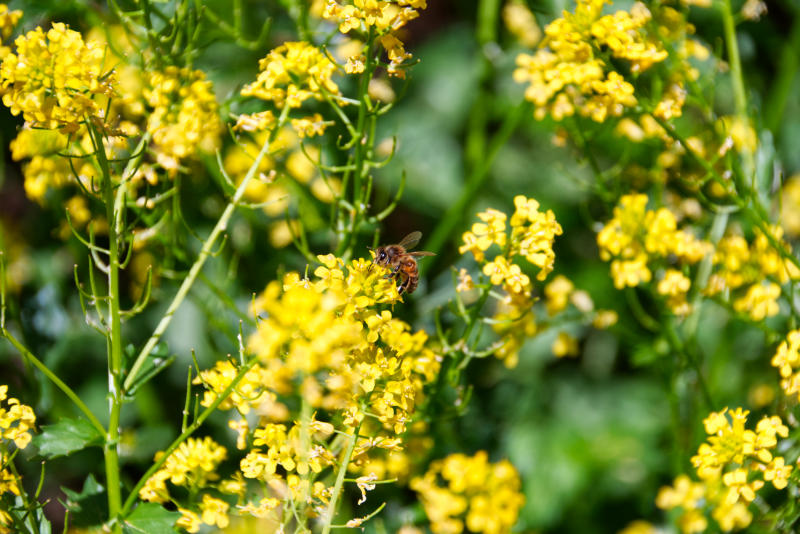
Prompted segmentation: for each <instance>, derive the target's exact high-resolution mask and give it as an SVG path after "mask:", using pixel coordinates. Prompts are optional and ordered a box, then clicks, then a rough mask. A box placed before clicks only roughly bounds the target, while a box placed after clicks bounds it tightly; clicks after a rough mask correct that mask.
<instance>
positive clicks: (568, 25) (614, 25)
mask: <svg viewBox="0 0 800 534" xmlns="http://www.w3.org/2000/svg"><path fill="white" fill-rule="evenodd" d="M605 3H606V0H578V3H577V6H576V8H575V12H574V13H569V12H564V14H563V17H562V18H559V19H556V20H555V21H553V22H551V23H550V24H549V25H548V26H547V27H546V28H545V30H544V33H545V38H544V40H543V41H542V42H541V44H540V45H539V46H540V49H539V50H538V51H537V52H536V53H535V54H534V55H528V54H520V55H519V56H518V57H517V66H518V68H517V70H516V71H514V79H515V80H516V81H517V82H519V83H527V84H529V85H528V87H527V89H526V91H525V98H526V99H528V100H530V101H531V102H533V103H534V105H535V106H536V111H535V116H536V118H537V119H542V118H544V117H545V115H547V114H550V115H551V116H552V117H553V119H555V120H557V121H559V120H562V119H563V118H564V117H570V116H572V115H574V114H575V112H576V111H577V112H578V113H580V114H581V115H583V116H585V117H591V118H592V120H595V121H597V122H603V121H604V120H605V119H606V118H607V117H609V116H614V117H618V116H620V115H622V113H623V111H624V110H625V109H626V108H630V107H632V106H635V105H636V103H637V99H636V97H635V96H634V87H633V85H631V84H630V83H629V82H627V81H626V80H625V78H624V77H623V76H622V75H621V74H620V73H618V72H617V71H615V70H614V69H613V67H612V66H611V65H610V64H609V63H608V62H607V61H606V60H604V59H603V58H604V56H606V55H609V54H610V56H611V57H613V58H616V59H620V60H625V61H626V62H627V63H628V64H629V65H630V70H631V71H632V72H634V73H639V72H642V71H645V70H647V69H648V68H650V67H651V66H652V65H653V64H654V63H658V62H661V61H663V60H664V59H666V57H667V52H666V51H664V50H663V49H661V48H660V47H659V46H658V45H657V44H656V41H655V40H653V39H651V38H650V37H649V36H648V35H647V33H646V31H645V28H646V25H647V24H648V22H649V21H650V19H651V18H652V15H651V13H650V11H649V10H648V9H647V7H645V5H644V4H642V3H641V2H636V3H634V5H633V7H631V10H630V11H617V12H616V13H614V14H613V15H605V16H602V13H601V12H602V8H603V5H604V4H605ZM606 51H607V53H606Z"/></svg>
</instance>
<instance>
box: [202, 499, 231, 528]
mask: <svg viewBox="0 0 800 534" xmlns="http://www.w3.org/2000/svg"><path fill="white" fill-rule="evenodd" d="M229 507H230V505H229V504H228V503H226V502H225V501H223V500H220V499H215V498H214V497H212V496H211V495H209V494H208V493H204V494H203V502H201V503H200V510H201V511H202V515H201V516H200V518H201V519H202V521H203V523H205V524H206V525H211V526H214V525H216V526H217V527H219V528H225V527H227V526H228V523H229V522H230V520H229V519H228V508H229Z"/></svg>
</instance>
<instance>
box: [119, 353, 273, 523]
mask: <svg viewBox="0 0 800 534" xmlns="http://www.w3.org/2000/svg"><path fill="white" fill-rule="evenodd" d="M257 361H258V359H257V358H255V357H253V358H251V359H250V361H249V362H247V363H245V364H244V365H243V366H242V367H240V368H239V372H238V373H237V374H236V376H235V377H234V378H233V380H231V383H230V384H228V387H226V388H225V389H224V390H222V393H220V394H219V395H217V398H216V399H214V402H212V403H211V404H209V405H208V407H207V408H206V409H205V410H203V411H202V412H200V415H198V416H197V419H195V420H194V421H193V422H192V424H191V425H189V426H188V427H187V428H186V430H184V431H183V432H182V433H181V435H180V436H178V437H177V438H175V441H173V442H172V443H170V445H169V447H167V448H166V449H165V450H164V452H163V454H162V455H161V457H160V458H159V459H158V460H156V461H155V462H153V465H151V466H150V468H149V469H148V470H147V471H146V472H145V474H144V475H142V477H141V478H140V479H139V481H138V482H137V483H136V485H135V486H134V487H133V489H132V490H131V492H130V494H129V495H128V497H127V498H126V499H125V504H124V505H123V506H122V511H121V514H122V516H123V517H124V516H127V515H128V514H129V513H130V512H131V508H132V507H133V505H134V504H135V503H136V500H137V499H138V496H139V490H140V489H142V486H144V485H145V483H146V482H147V481H148V480H149V479H150V477H151V476H153V474H154V473H155V472H156V471H158V470H159V469H161V466H162V465H164V463H165V462H166V461H167V459H168V458H169V456H170V454H172V453H173V452H174V451H175V449H177V448H178V447H179V446H180V444H181V443H183V442H184V441H186V439H187V438H188V437H189V436H191V435H192V434H193V433H194V431H195V430H197V429H198V428H200V426H201V425H202V424H203V422H204V421H205V420H206V419H208V416H210V415H211V414H212V413H214V411H215V410H216V409H217V408H218V407H219V405H220V404H222V403H223V402H224V401H225V399H227V398H228V396H230V394H231V392H232V391H233V390H234V389H235V388H236V386H238V385H239V382H241V381H242V379H243V378H244V376H245V375H246V374H247V372H248V371H250V369H252V368H253V365H255V364H256V362H257Z"/></svg>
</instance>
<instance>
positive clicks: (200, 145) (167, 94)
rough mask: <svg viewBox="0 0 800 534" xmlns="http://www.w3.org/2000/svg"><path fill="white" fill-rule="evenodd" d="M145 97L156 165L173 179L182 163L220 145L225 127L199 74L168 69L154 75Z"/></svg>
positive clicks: (205, 82)
mask: <svg viewBox="0 0 800 534" xmlns="http://www.w3.org/2000/svg"><path fill="white" fill-rule="evenodd" d="M143 96H144V99H145V101H146V102H147V105H148V106H149V108H150V109H151V110H152V111H150V112H149V113H148V116H147V131H148V132H150V134H151V135H152V136H153V145H154V146H153V149H154V151H155V154H156V161H157V162H158V163H159V165H161V167H163V168H164V169H166V170H167V171H168V173H169V174H170V175H174V174H175V173H176V172H177V171H178V166H179V165H180V163H181V161H182V160H183V159H184V158H186V157H188V156H191V155H193V154H195V153H196V152H198V151H203V152H213V151H214V150H215V149H216V148H217V146H218V145H219V137H220V133H221V131H222V123H221V121H220V118H219V110H218V108H219V106H218V104H217V100H216V97H215V96H214V92H213V89H212V84H211V82H210V81H208V80H206V77H205V74H203V72H202V71H199V70H191V69H186V68H183V69H180V68H178V67H174V66H169V67H166V68H165V69H164V70H163V71H156V72H152V73H150V75H149V79H148V84H147V86H146V87H145V88H144V91H143Z"/></svg>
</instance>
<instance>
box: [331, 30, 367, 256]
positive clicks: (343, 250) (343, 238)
mask: <svg viewBox="0 0 800 534" xmlns="http://www.w3.org/2000/svg"><path fill="white" fill-rule="evenodd" d="M374 41H375V35H374V32H373V30H372V29H370V32H369V35H368V37H367V42H368V43H369V44H368V45H367V53H366V64H365V66H364V72H362V73H361V75H360V78H359V84H358V100H359V106H358V119H357V120H356V127H355V134H354V139H353V141H355V143H354V146H353V155H352V158H348V162H347V163H348V167H349V166H350V164H351V162H352V170H349V171H348V172H347V173H346V174H347V176H350V175H352V177H353V184H352V188H351V189H350V190H351V191H352V197H351V198H352V201H351V202H350V206H352V207H351V208H347V207H345V206H343V205H342V206H341V208H340V214H346V215H345V216H344V217H341V216H340V218H339V220H338V221H337V224H336V229H337V232H338V234H339V235H338V239H339V243H338V244H337V247H336V255H337V256H340V257H342V258H343V259H344V261H345V262H346V261H348V260H349V259H350V256H351V255H352V250H353V245H354V242H355V238H356V234H357V233H358V229H359V226H360V222H361V219H362V215H363V212H364V210H365V209H366V205H367V204H368V203H369V199H368V198H364V195H365V189H366V188H365V187H364V185H363V183H362V182H363V181H364V180H365V179H369V178H368V175H369V168H370V167H369V164H368V161H367V160H368V159H369V157H371V155H372V154H371V152H372V144H371V141H372V139H370V138H368V135H367V133H368V132H367V118H368V115H369V114H370V113H371V109H372V103H371V101H370V98H369V81H370V80H371V79H372V75H373V73H374V71H375V67H376V58H374V57H373V56H374V54H375V48H376V47H375V46H374V44H375V43H374ZM347 176H345V177H344V179H343V184H346V183H347ZM343 187H346V185H343ZM344 194H345V195H346V194H347V191H344ZM348 217H349V223H348V224H344V222H343V221H342V218H348Z"/></svg>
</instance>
